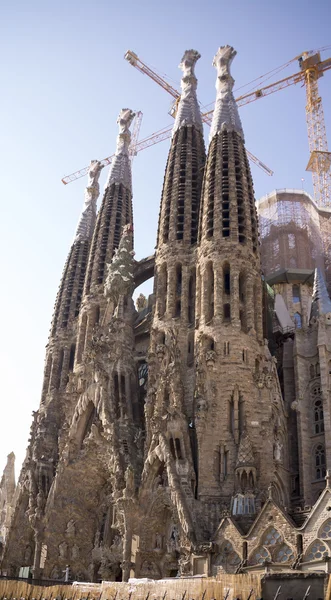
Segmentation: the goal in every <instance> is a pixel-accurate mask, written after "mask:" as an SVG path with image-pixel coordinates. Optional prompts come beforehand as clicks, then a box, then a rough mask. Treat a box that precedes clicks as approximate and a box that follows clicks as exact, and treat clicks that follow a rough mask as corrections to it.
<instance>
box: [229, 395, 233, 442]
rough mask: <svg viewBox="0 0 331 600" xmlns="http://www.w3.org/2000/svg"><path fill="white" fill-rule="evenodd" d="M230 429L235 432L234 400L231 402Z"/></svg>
mask: <svg viewBox="0 0 331 600" xmlns="http://www.w3.org/2000/svg"><path fill="white" fill-rule="evenodd" d="M229 430H230V432H231V433H232V435H233V434H234V404H233V400H231V402H230V411H229Z"/></svg>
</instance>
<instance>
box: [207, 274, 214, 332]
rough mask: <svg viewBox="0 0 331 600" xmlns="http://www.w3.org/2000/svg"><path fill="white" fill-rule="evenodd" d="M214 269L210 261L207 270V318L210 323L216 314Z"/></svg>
mask: <svg viewBox="0 0 331 600" xmlns="http://www.w3.org/2000/svg"><path fill="white" fill-rule="evenodd" d="M214 291H215V290H214V269H213V265H212V263H208V265H207V268H206V271H205V293H206V303H205V319H206V322H207V323H208V322H209V321H210V320H211V319H212V318H213V316H214Z"/></svg>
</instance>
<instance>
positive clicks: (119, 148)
mask: <svg viewBox="0 0 331 600" xmlns="http://www.w3.org/2000/svg"><path fill="white" fill-rule="evenodd" d="M134 117H135V113H134V112H133V111H132V110H131V109H130V108H122V110H121V112H120V114H119V115H118V118H117V124H118V127H119V133H118V136H117V141H116V152H115V156H114V158H113V161H112V163H111V167H110V170H109V175H108V180H107V184H106V187H108V186H109V185H111V184H112V183H117V184H120V183H122V184H123V185H124V186H125V187H126V188H128V189H130V190H131V187H132V183H131V165H130V157H129V146H130V142H131V132H130V130H129V127H130V125H131V123H132V121H133V119H134Z"/></svg>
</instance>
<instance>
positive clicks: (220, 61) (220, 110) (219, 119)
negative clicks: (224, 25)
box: [209, 46, 244, 140]
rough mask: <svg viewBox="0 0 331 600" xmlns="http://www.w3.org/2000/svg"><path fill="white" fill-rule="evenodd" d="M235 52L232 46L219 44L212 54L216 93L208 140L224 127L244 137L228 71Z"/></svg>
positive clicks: (231, 78)
mask: <svg viewBox="0 0 331 600" xmlns="http://www.w3.org/2000/svg"><path fill="white" fill-rule="evenodd" d="M236 54H237V53H236V51H235V50H234V48H232V46H221V47H220V48H219V49H218V51H217V52H216V54H215V56H214V60H213V67H215V68H216V69H217V80H216V90H217V94H216V102H215V109H214V114H213V120H212V125H211V128H210V135H209V139H210V140H211V139H212V138H213V137H214V135H216V134H217V133H219V132H220V131H222V130H224V129H226V130H227V131H236V132H237V133H238V134H239V135H240V136H241V137H242V138H244V132H243V129H242V125H241V121H240V117H239V112H238V106H237V103H236V101H235V99H234V97H233V93H232V89H233V85H234V79H233V77H232V75H231V73H230V66H231V63H232V61H233V59H234V57H235V56H236Z"/></svg>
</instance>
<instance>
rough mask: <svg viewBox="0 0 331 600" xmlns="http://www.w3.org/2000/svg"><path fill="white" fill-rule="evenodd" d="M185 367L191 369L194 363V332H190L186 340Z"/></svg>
mask: <svg viewBox="0 0 331 600" xmlns="http://www.w3.org/2000/svg"><path fill="white" fill-rule="evenodd" d="M186 362H187V366H188V367H192V366H193V363H194V332H193V331H191V332H190V333H189V335H188V340H187V361H186Z"/></svg>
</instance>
